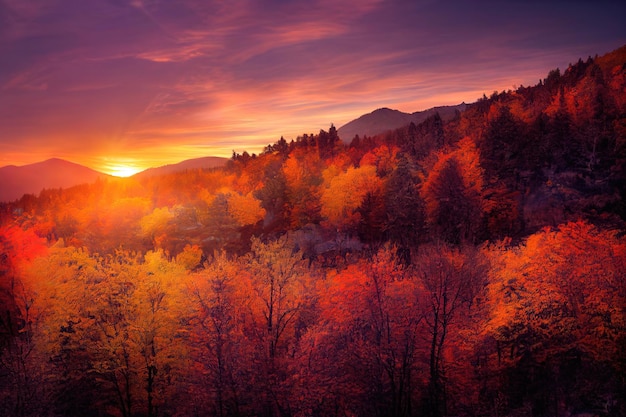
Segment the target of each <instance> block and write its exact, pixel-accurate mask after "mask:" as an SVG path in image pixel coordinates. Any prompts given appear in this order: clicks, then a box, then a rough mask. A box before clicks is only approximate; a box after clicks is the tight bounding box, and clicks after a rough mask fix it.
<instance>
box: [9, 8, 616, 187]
mask: <svg viewBox="0 0 626 417" xmlns="http://www.w3.org/2000/svg"><path fill="white" fill-rule="evenodd" d="M536 6H537V4H535V3H534V2H519V1H503V2H484V5H483V6H482V7H481V6H480V5H477V4H475V3H471V4H470V3H467V2H462V1H458V0H457V1H453V2H384V1H380V0H367V1H358V2H357V1H345V2H332V1H327V0H315V1H313V2H297V1H296V2H292V1H290V2H284V1H278V0H264V1H261V0H259V1H252V2H246V5H245V6H243V5H241V4H240V3H239V2H227V3H224V2H204V1H202V2H201V1H197V0H185V1H183V2H180V3H176V5H173V4H170V3H161V2H146V1H132V2H100V1H95V2H72V1H70V2H55V3H54V4H52V5H50V4H47V5H44V4H43V3H42V4H41V5H40V4H39V3H30V2H29V3H24V2H20V1H14V0H11V1H4V2H2V4H1V5H0V16H2V20H1V21H0V22H1V28H2V29H1V30H0V51H1V52H2V54H3V57H4V60H3V62H4V64H3V65H2V66H1V68H0V126H2V132H1V134H0V166H4V165H10V164H15V165H23V164H29V163H33V162H37V161H41V160H45V159H47V158H51V157H59V158H64V159H68V160H71V161H74V162H76V163H79V164H84V165H87V166H89V167H91V168H94V169H96V170H102V171H105V172H109V173H113V174H114V175H130V174H131V173H132V172H134V171H133V170H134V169H135V168H136V169H144V168H148V167H150V166H155V165H156V164H167V163H175V162H179V161H181V160H184V159H189V158H194V157H199V156H208V155H213V156H224V157H228V156H230V155H231V154H232V151H233V150H235V151H237V152H242V151H244V150H247V151H248V152H251V153H252V152H257V153H258V152H259V151H261V150H262V149H263V147H264V146H266V145H267V144H269V143H273V142H274V141H276V140H277V139H278V138H280V137H281V136H284V137H285V138H286V139H287V140H291V139H295V138H296V137H297V136H298V135H301V134H303V133H316V132H319V130H320V129H327V128H328V127H329V126H330V124H331V123H333V124H334V125H335V126H337V127H340V126H342V125H343V124H345V123H347V122H349V121H350V120H353V119H355V118H357V117H358V116H360V115H362V114H365V113H368V112H371V111H373V110H375V109H376V108H380V107H390V108H394V109H398V110H401V111H404V112H414V111H419V110H424V109H427V108H430V107H433V106H440V105H455V104H459V103H460V102H463V101H464V102H466V103H471V102H473V101H475V100H476V99H478V98H479V97H481V96H482V94H487V95H490V94H491V93H492V92H493V90H494V89H497V90H498V91H501V90H506V89H511V88H514V86H519V85H532V84H534V83H536V82H537V81H538V79H539V78H540V77H543V76H545V75H546V74H547V72H548V71H549V70H551V69H553V68H556V67H560V68H562V69H563V68H566V67H567V65H568V63H569V62H571V61H572V60H575V59H576V58H577V57H582V58H586V57H587V56H588V55H593V54H596V53H603V52H608V51H610V50H613V49H614V48H616V47H618V46H620V45H621V44H623V43H624V42H626V29H624V25H623V16H624V15H625V14H626V13H625V7H626V6H625V5H624V4H623V3H621V2H602V3H601V4H600V5H598V4H597V3H593V2H576V3H574V4H571V5H570V6H568V7H567V8H564V7H562V6H563V3H562V2H557V1H553V2H542V4H541V12H540V13H539V10H538V7H536ZM286 17H288V18H286ZM344 139H345V140H350V138H344ZM164 148H168V149H170V150H171V149H175V151H174V152H167V153H163V152H162V149H164ZM103 154H107V155H113V156H115V157H116V158H133V159H136V160H138V162H137V163H136V165H131V166H129V167H126V166H120V167H119V168H115V167H106V166H104V164H102V165H99V164H98V163H97V162H95V163H94V161H97V158H99V157H100V156H101V155H103ZM139 160H141V161H139ZM122 165H123V164H122Z"/></svg>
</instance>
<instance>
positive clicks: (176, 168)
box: [134, 156, 228, 178]
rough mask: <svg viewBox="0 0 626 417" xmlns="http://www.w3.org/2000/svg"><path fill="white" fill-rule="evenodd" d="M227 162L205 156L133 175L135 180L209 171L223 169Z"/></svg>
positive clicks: (222, 159)
mask: <svg viewBox="0 0 626 417" xmlns="http://www.w3.org/2000/svg"><path fill="white" fill-rule="evenodd" d="M227 162H228V159H227V158H221V157H217V156H206V157H203V158H194V159H187V160H185V161H182V162H179V163H176V164H169V165H164V166H161V167H155V168H148V169H146V170H145V171H141V172H139V173H137V174H135V175H134V177H135V178H147V177H154V176H159V175H166V174H172V173H175V172H180V171H185V170H188V169H211V168H218V167H223V166H224V165H226V163H227Z"/></svg>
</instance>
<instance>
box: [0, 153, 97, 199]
mask: <svg viewBox="0 0 626 417" xmlns="http://www.w3.org/2000/svg"><path fill="white" fill-rule="evenodd" d="M106 177H109V175H107V174H103V173H101V172H98V171H95V170H93V169H91V168H87V167H86V166H83V165H79V164H76V163H73V162H69V161H65V160H63V159H59V158H52V159H48V160H46V161H43V162H37V163H34V164H29V165H23V166H15V165H8V166H4V167H2V168H0V201H13V200H17V199H19V198H20V197H22V196H23V195H24V194H39V193H40V192H41V190H43V189H46V188H68V187H72V186H74V185H79V184H85V183H91V182H94V181H96V179H98V178H106Z"/></svg>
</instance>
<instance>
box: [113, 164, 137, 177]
mask: <svg viewBox="0 0 626 417" xmlns="http://www.w3.org/2000/svg"><path fill="white" fill-rule="evenodd" d="M140 171H142V170H141V169H140V168H137V167H134V166H128V165H117V166H112V167H111V168H110V169H109V171H108V172H105V173H106V174H111V175H113V176H116V177H130V176H133V175H135V174H136V173H138V172H140Z"/></svg>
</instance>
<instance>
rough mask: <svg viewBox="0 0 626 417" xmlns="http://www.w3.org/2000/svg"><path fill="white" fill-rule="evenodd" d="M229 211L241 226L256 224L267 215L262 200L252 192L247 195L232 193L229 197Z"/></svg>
mask: <svg viewBox="0 0 626 417" xmlns="http://www.w3.org/2000/svg"><path fill="white" fill-rule="evenodd" d="M228 212H229V214H230V215H231V216H232V217H233V218H234V219H235V221H236V222H237V223H238V224H239V225H240V226H246V225H248V224H255V223H257V222H259V221H261V220H263V218H264V217H265V213H266V211H265V209H264V208H263V207H261V201H260V200H257V199H256V198H254V196H253V195H252V193H249V194H247V195H241V194H231V195H230V196H229V197H228Z"/></svg>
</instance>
